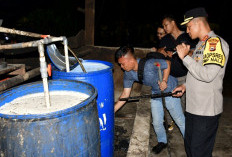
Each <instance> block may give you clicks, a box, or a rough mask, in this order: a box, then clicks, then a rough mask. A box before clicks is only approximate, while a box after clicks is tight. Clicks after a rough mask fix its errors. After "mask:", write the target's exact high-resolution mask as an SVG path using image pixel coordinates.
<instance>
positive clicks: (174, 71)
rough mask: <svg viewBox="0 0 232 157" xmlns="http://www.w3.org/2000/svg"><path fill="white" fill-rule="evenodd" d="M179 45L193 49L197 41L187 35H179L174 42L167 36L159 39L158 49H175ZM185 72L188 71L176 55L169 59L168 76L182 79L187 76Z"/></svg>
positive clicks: (171, 37)
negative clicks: (183, 44) (169, 68)
mask: <svg viewBox="0 0 232 157" xmlns="http://www.w3.org/2000/svg"><path fill="white" fill-rule="evenodd" d="M181 43H185V44H187V45H190V48H191V49H194V48H195V47H196V43H197V41H194V40H192V39H191V38H190V37H189V35H188V34H187V33H182V34H181V35H179V36H178V38H177V39H176V40H175V38H174V37H173V36H172V35H170V34H167V35H165V36H164V37H163V38H162V39H161V41H160V45H159V47H166V48H167V49H175V48H176V46H177V45H179V44H181ZM187 72H188V70H187V68H186V67H185V66H184V64H183V62H182V60H181V59H180V58H179V56H178V55H177V54H175V55H173V56H172V58H171V72H170V75H172V76H174V77H182V76H185V75H187Z"/></svg>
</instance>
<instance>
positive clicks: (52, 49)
mask: <svg viewBox="0 0 232 157" xmlns="http://www.w3.org/2000/svg"><path fill="white" fill-rule="evenodd" d="M46 50H47V54H48V57H49V58H50V60H51V62H52V63H53V64H54V66H55V67H56V68H57V69H59V70H65V69H66V64H65V56H64V55H62V54H61V53H60V51H59V50H58V48H57V47H56V45H55V44H51V45H48V46H47V49H46ZM69 64H70V69H73V68H75V67H76V66H77V65H79V63H78V62H77V60H76V58H75V57H69Z"/></svg>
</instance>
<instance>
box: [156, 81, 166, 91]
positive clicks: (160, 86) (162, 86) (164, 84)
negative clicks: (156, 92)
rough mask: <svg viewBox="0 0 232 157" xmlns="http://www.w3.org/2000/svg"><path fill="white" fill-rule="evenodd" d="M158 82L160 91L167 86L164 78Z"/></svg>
mask: <svg viewBox="0 0 232 157" xmlns="http://www.w3.org/2000/svg"><path fill="white" fill-rule="evenodd" d="M158 84H159V88H160V90H161V91H164V90H165V89H166V88H167V87H168V85H167V82H166V81H164V80H163V81H162V82H161V83H160V81H158Z"/></svg>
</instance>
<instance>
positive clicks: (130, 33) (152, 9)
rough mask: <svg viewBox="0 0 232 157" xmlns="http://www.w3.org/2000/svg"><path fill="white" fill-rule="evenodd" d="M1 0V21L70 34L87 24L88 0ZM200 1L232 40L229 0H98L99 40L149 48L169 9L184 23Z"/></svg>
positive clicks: (22, 27)
mask: <svg viewBox="0 0 232 157" xmlns="http://www.w3.org/2000/svg"><path fill="white" fill-rule="evenodd" d="M0 2H1V5H0V6H1V9H0V19H3V24H2V27H7V28H15V29H18V30H23V31H29V32H34V33H40V34H50V35H53V36H66V37H70V36H75V35H76V34H77V33H78V32H79V31H80V30H83V29H84V28H85V15H84V8H85V1H84V0H65V1H64V0H39V1H36V0H35V1H30V0H20V1H19V0H7V1H6V0H0ZM195 7H205V9H206V11H207V12H208V14H209V23H210V25H211V28H212V29H213V30H214V31H215V33H216V34H218V35H219V36H221V37H223V38H224V39H225V40H226V41H227V42H228V43H229V45H232V44H231V43H232V42H231V41H232V31H231V26H230V23H231V21H230V19H231V15H232V8H231V1H229V0H221V1H218V2H217V1H209V0H208V1H202V0H194V1H191V0H179V1H174V0H165V1H162V0H159V1H154V0H143V1H135V0H95V45H96V46H113V47H115V46H121V45H123V44H131V45H133V46H134V47H143V48H150V47H152V46H154V45H156V43H157V40H158V39H157V38H156V28H157V26H158V25H159V24H161V19H162V17H163V16H164V15H165V14H172V15H173V16H174V17H175V18H176V20H177V23H181V22H182V21H183V15H184V13H185V12H186V11H187V10H189V9H192V8H195ZM181 29H182V30H185V29H184V28H181ZM18 38H20V37H18ZM230 47H231V46H230ZM227 67H228V68H229V67H231V65H230V63H229V65H228V66H227ZM228 68H227V69H228Z"/></svg>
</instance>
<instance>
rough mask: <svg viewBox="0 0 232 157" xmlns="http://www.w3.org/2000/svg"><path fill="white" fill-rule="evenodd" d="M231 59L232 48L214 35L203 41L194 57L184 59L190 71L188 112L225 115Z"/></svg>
mask: <svg viewBox="0 0 232 157" xmlns="http://www.w3.org/2000/svg"><path fill="white" fill-rule="evenodd" d="M228 57H229V46H228V44H227V43H226V41H225V40H223V39H222V38H221V37H219V36H217V35H216V34H215V33H214V32H213V31H211V32H209V33H208V35H207V36H206V37H205V38H204V39H203V40H202V41H199V42H198V44H197V46H196V49H195V51H194V52H193V55H192V57H190V56H189V55H187V56H186V57H185V58H184V59H183V63H184V65H185V66H186V67H187V69H188V71H189V72H188V74H187V79H186V111H187V112H189V113H191V114H195V115H202V116H215V115H218V114H220V113H221V112H222V111H223V96H222V89H223V78H224V74H225V68H226V63H227V60H228Z"/></svg>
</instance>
